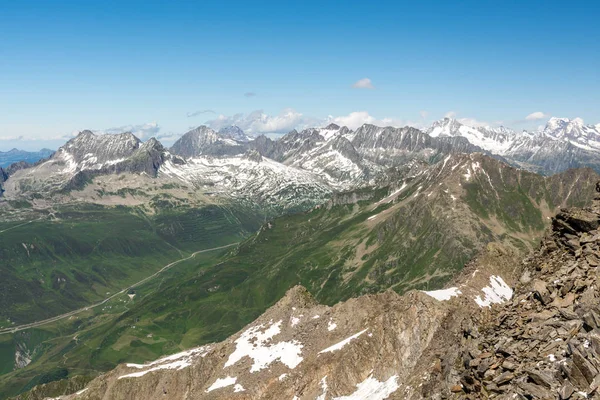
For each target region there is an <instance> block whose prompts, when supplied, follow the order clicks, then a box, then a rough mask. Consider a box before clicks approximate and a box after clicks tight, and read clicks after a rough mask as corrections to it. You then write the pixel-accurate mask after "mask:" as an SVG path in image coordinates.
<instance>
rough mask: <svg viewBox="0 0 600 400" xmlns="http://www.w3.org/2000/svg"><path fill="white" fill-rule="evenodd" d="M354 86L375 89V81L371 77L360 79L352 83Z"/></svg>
mask: <svg viewBox="0 0 600 400" xmlns="http://www.w3.org/2000/svg"><path fill="white" fill-rule="evenodd" d="M352 87H353V88H356V89H375V87H374V86H373V83H372V82H371V80H370V79H369V78H363V79H359V80H357V81H356V82H354V84H353V85H352Z"/></svg>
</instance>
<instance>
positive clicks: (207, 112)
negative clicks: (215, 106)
mask: <svg viewBox="0 0 600 400" xmlns="http://www.w3.org/2000/svg"><path fill="white" fill-rule="evenodd" d="M202 114H216V112H214V111H213V110H199V111H193V112H189V113H187V114H186V116H187V117H188V118H191V117H197V116H198V115H202Z"/></svg>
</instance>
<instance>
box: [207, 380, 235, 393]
mask: <svg viewBox="0 0 600 400" xmlns="http://www.w3.org/2000/svg"><path fill="white" fill-rule="evenodd" d="M236 381H237V377H236V376H234V377H233V378H232V377H231V376H227V377H225V378H219V379H217V380H216V381H215V382H214V383H213V384H212V385H210V387H209V388H208V389H206V393H210V392H212V391H213V390H216V389H221V388H224V387H227V386H232V385H235V382H236ZM242 390H243V388H242Z"/></svg>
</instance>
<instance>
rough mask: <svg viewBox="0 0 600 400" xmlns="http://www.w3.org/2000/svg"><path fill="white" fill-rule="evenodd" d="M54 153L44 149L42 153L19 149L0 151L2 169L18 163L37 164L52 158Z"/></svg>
mask: <svg viewBox="0 0 600 400" xmlns="http://www.w3.org/2000/svg"><path fill="white" fill-rule="evenodd" d="M52 153H54V150H50V149H42V150H40V151H31V152H30V151H24V150H18V149H12V150H9V151H5V152H2V151H0V168H6V167H8V166H10V165H11V164H14V163H18V162H21V161H22V162H26V163H29V164H35V163H36V162H38V161H39V160H42V159H44V158H47V157H50V156H51V155H52Z"/></svg>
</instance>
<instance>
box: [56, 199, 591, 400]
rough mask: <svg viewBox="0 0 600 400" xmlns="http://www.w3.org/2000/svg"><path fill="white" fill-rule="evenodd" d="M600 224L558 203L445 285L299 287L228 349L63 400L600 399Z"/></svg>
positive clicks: (122, 370) (120, 377)
mask: <svg viewBox="0 0 600 400" xmlns="http://www.w3.org/2000/svg"><path fill="white" fill-rule="evenodd" d="M599 228H600V198H597V199H596V200H595V201H594V204H593V206H592V207H590V208H585V209H579V208H570V209H562V210H561V211H560V212H559V214H558V215H557V216H556V217H555V218H554V219H553V221H552V228H551V230H550V231H549V232H548V234H547V235H546V236H545V237H544V239H543V240H542V242H541V244H540V246H539V248H538V249H537V250H536V251H535V252H534V253H532V255H531V256H529V257H528V258H527V259H525V260H524V261H522V262H518V261H516V255H515V254H514V252H513V251H512V250H511V249H507V248H505V247H502V246H501V245H498V244H490V245H488V247H487V249H486V251H484V252H483V253H482V254H481V255H480V256H479V257H478V258H477V259H476V260H474V261H473V262H472V263H470V264H469V265H468V266H467V267H466V268H465V269H464V271H463V272H462V273H461V274H460V276H458V277H457V278H456V279H455V280H454V281H453V282H452V284H453V286H452V287H447V288H446V289H444V290H440V291H433V292H417V291H412V292H409V293H408V294H406V295H404V296H400V295H398V294H396V293H395V292H392V291H388V292H386V293H383V294H378V295H368V296H363V297H359V298H355V299H351V300H348V301H346V302H343V303H339V304H337V305H335V306H333V307H328V306H324V305H319V304H316V302H315V301H314V300H313V299H312V297H311V296H310V294H309V293H308V292H307V291H306V290H305V289H304V288H302V287H299V286H298V287H295V288H294V289H292V290H290V291H289V292H288V293H287V295H286V296H285V297H284V298H283V299H282V300H280V301H279V302H278V303H277V304H276V305H275V306H273V307H272V308H270V309H269V310H268V311H267V312H266V313H265V314H263V315H262V316H261V317H260V318H259V319H257V320H256V321H254V322H253V323H251V324H250V325H248V326H247V327H246V328H244V329H243V330H242V331H241V332H239V333H238V334H236V335H234V336H232V337H230V338H229V339H228V340H226V341H224V342H221V343H217V344H211V345H207V346H203V347H200V348H195V349H191V350H188V351H186V352H183V353H179V354H175V355H172V356H168V357H164V358H162V359H160V360H157V361H154V362H151V363H147V364H143V365H139V364H125V365H120V366H119V367H118V368H116V369H115V370H113V371H111V372H109V373H107V374H105V375H102V376H100V377H98V378H96V379H95V380H93V381H91V382H90V383H89V385H88V386H87V387H86V388H84V389H82V390H80V391H79V392H77V393H76V394H72V395H67V396H63V397H61V399H64V400H67V399H90V400H91V399H165V398H168V399H290V400H292V399H311V400H312V399H318V400H330V399H347V400H351V399H381V400H383V399H423V398H426V399H482V398H483V399H485V398H497V399H578V398H600V393H598V387H599V386H600V374H599V371H600V300H599V296H598V287H599V285H600V282H599V280H600V274H599V273H598V271H600V270H598V266H600V229H599ZM511 286H512V287H511Z"/></svg>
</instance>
